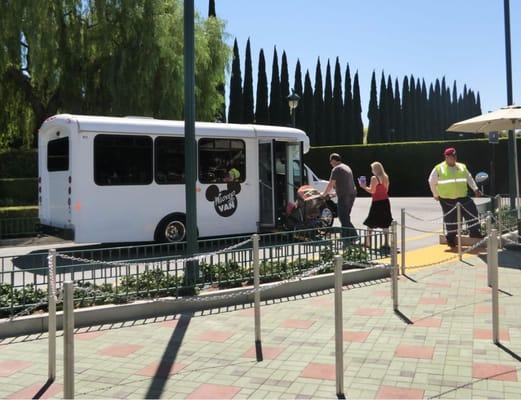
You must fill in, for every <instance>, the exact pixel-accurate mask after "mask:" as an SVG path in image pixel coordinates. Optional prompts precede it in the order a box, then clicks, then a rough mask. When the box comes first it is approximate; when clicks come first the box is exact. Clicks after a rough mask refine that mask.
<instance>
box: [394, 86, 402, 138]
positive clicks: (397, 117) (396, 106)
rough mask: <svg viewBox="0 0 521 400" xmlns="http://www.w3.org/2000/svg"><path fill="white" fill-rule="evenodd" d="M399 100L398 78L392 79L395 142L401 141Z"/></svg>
mask: <svg viewBox="0 0 521 400" xmlns="http://www.w3.org/2000/svg"><path fill="white" fill-rule="evenodd" d="M401 114H402V109H401V100H400V85H399V83H398V78H396V79H395V80H394V102H393V125H394V129H395V134H394V136H395V138H396V141H397V142H402V141H403V133H402V126H401Z"/></svg>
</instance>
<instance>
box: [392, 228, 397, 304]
mask: <svg viewBox="0 0 521 400" xmlns="http://www.w3.org/2000/svg"><path fill="white" fill-rule="evenodd" d="M391 295H392V298H393V310H394V311H398V234H397V232H396V221H393V222H392V223H391Z"/></svg>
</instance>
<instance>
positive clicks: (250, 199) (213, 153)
mask: <svg viewBox="0 0 521 400" xmlns="http://www.w3.org/2000/svg"><path fill="white" fill-rule="evenodd" d="M198 149H199V157H198V164H199V168H198V175H199V176H198V187H199V190H198V195H197V220H198V228H199V235H200V236H201V237H205V236H222V235H233V234H245V233H252V232H256V231H257V222H258V215H259V209H258V200H257V199H258V196H259V194H258V186H257V176H258V172H257V168H258V164H257V157H256V153H257V141H256V140H252V139H239V138H200V139H199V141H198Z"/></svg>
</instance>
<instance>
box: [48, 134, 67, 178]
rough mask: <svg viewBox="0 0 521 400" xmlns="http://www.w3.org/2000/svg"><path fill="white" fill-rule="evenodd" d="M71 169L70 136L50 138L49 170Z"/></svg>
mask: <svg viewBox="0 0 521 400" xmlns="http://www.w3.org/2000/svg"><path fill="white" fill-rule="evenodd" d="M68 169H69V138H68V137H64V138H60V139H54V140H49V142H48V143H47V171H49V172H53V171H67V170H68Z"/></svg>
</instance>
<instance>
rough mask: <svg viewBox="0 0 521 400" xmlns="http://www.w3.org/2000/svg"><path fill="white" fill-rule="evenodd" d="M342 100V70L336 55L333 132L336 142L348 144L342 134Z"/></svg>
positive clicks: (347, 140)
mask: <svg viewBox="0 0 521 400" xmlns="http://www.w3.org/2000/svg"><path fill="white" fill-rule="evenodd" d="M344 131H345V130H344V100H343V98H342V72H341V71H340V62H339V61H338V57H337V58H336V62H335V75H334V84H333V132H334V133H335V138H336V143H338V144H349V143H350V141H349V139H348V138H347V137H346V136H345V135H344Z"/></svg>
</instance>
